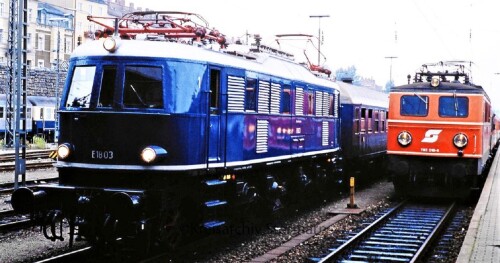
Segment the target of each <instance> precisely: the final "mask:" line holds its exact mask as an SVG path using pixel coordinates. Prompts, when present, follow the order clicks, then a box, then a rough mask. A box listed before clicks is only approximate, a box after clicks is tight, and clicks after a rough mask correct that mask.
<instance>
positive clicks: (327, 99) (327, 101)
mask: <svg viewBox="0 0 500 263" xmlns="http://www.w3.org/2000/svg"><path fill="white" fill-rule="evenodd" d="M329 110H330V95H329V94H328V93H323V116H328V112H329Z"/></svg>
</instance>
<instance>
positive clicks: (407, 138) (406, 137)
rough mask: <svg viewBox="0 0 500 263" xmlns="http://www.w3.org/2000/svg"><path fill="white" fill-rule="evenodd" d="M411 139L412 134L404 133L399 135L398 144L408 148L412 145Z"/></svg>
mask: <svg viewBox="0 0 500 263" xmlns="http://www.w3.org/2000/svg"><path fill="white" fill-rule="evenodd" d="M411 139H412V138H411V134H410V133H409V132H407V131H402V132H400V133H399V134H398V143H399V144H400V145H401V146H403V147H406V146H408V145H409V144H410V143H411Z"/></svg>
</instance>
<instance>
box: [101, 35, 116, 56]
mask: <svg viewBox="0 0 500 263" xmlns="http://www.w3.org/2000/svg"><path fill="white" fill-rule="evenodd" d="M102 46H103V47H104V49H106V50H107V51H109V52H111V53H113V52H115V51H116V50H117V49H118V42H117V40H116V39H115V38H113V37H108V38H106V40H104V43H103V44H102Z"/></svg>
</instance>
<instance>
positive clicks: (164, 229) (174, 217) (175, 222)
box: [158, 209, 182, 250]
mask: <svg viewBox="0 0 500 263" xmlns="http://www.w3.org/2000/svg"><path fill="white" fill-rule="evenodd" d="M179 218H180V211H179V210H178V209H175V210H170V211H168V212H167V213H165V215H164V216H163V217H162V219H161V220H160V221H161V227H160V235H159V238H158V239H159V243H160V247H162V248H166V249H167V250H174V249H175V248H177V246H178V245H179V244H180V243H181V240H182V231H181V229H180V227H179Z"/></svg>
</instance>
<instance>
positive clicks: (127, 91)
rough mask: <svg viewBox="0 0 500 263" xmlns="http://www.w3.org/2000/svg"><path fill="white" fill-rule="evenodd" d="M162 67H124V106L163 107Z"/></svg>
mask: <svg viewBox="0 0 500 263" xmlns="http://www.w3.org/2000/svg"><path fill="white" fill-rule="evenodd" d="M162 79H163V77H162V68H161V67H151V66H127V67H125V88H124V91H123V105H124V106H125V108H163V86H162Z"/></svg>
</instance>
